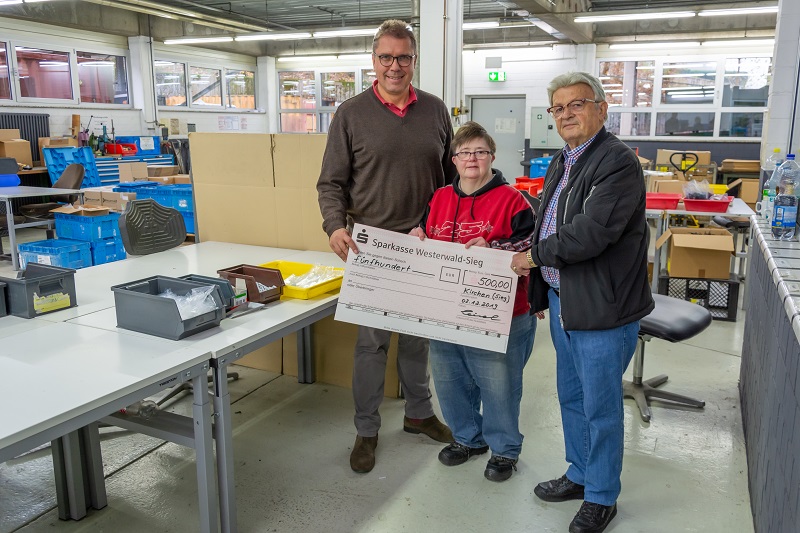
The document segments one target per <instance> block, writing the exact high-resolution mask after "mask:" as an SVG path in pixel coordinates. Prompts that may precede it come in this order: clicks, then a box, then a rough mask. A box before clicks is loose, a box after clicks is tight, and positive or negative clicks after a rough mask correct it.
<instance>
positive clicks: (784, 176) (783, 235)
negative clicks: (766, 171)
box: [772, 154, 800, 241]
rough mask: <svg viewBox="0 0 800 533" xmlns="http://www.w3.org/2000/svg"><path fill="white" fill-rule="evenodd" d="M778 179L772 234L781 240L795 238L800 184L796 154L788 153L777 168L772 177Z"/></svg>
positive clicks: (799, 169)
mask: <svg viewBox="0 0 800 533" xmlns="http://www.w3.org/2000/svg"><path fill="white" fill-rule="evenodd" d="M776 178H777V180H778V183H779V185H778V195H777V196H776V197H775V207H774V211H773V216H772V236H773V237H775V238H776V239H778V240H781V241H791V240H793V239H794V234H795V229H796V228H797V203H798V200H797V197H796V196H795V189H797V186H798V184H800V181H798V180H800V166H798V165H797V163H796V162H795V160H794V154H787V155H786V161H784V162H783V163H782V164H781V166H779V167H778V168H777V169H775V172H774V173H773V174H772V179H773V180H775V179H776Z"/></svg>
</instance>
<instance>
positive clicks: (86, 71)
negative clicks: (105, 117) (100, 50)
mask: <svg viewBox="0 0 800 533" xmlns="http://www.w3.org/2000/svg"><path fill="white" fill-rule="evenodd" d="M77 58H78V84H79V85H80V92H81V103H85V104H129V103H130V98H129V97H128V69H127V67H126V63H125V57H124V56H116V55H107V54H94V53H91V52H78V53H77Z"/></svg>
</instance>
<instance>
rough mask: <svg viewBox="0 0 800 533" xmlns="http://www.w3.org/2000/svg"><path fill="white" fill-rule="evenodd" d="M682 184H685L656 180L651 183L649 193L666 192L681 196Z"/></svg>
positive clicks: (682, 182)
mask: <svg viewBox="0 0 800 533" xmlns="http://www.w3.org/2000/svg"><path fill="white" fill-rule="evenodd" d="M684 183H686V182H684V181H682V180H656V181H654V182H653V190H652V191H651V192H668V193H674V194H680V195H681V196H683V184H684Z"/></svg>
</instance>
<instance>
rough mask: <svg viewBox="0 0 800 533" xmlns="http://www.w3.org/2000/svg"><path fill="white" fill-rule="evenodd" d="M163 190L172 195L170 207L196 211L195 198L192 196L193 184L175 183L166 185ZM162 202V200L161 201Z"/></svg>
mask: <svg viewBox="0 0 800 533" xmlns="http://www.w3.org/2000/svg"><path fill="white" fill-rule="evenodd" d="M162 190H166V192H167V195H168V196H170V197H171V199H172V202H171V205H170V207H172V208H173V209H177V210H178V211H181V212H188V213H194V198H193V197H192V186H191V184H187V183H178V184H175V185H165V186H164V187H162ZM159 203H160V202H159Z"/></svg>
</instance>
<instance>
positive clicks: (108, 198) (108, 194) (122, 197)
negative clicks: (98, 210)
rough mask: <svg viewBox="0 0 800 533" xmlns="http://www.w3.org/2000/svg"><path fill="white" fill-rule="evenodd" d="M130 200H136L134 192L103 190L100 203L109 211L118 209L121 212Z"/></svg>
mask: <svg viewBox="0 0 800 533" xmlns="http://www.w3.org/2000/svg"><path fill="white" fill-rule="evenodd" d="M131 200H136V193H135V192H114V191H103V194H102V200H101V204H100V205H102V206H103V207H107V208H108V209H110V210H111V211H119V212H120V213H121V212H123V211H125V206H127V205H128V202H130V201H131Z"/></svg>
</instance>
